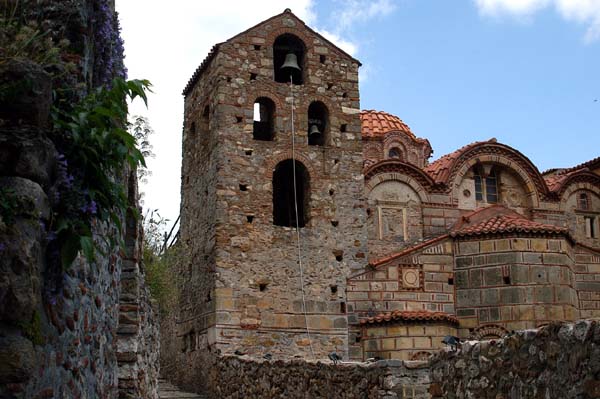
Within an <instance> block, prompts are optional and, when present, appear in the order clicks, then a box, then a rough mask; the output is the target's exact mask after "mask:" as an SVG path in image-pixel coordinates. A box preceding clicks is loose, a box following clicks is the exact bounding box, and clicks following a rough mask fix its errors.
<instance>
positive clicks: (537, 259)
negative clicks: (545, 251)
mask: <svg viewBox="0 0 600 399" xmlns="http://www.w3.org/2000/svg"><path fill="white" fill-rule="evenodd" d="M523 263H528V264H536V263H542V254H541V253H537V252H524V253H523Z"/></svg>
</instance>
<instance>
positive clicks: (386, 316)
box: [360, 310, 458, 326]
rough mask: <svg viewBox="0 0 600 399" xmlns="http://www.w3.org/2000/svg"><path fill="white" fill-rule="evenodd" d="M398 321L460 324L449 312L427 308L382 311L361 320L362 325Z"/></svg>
mask: <svg viewBox="0 0 600 399" xmlns="http://www.w3.org/2000/svg"><path fill="white" fill-rule="evenodd" d="M396 321H404V322H413V323H415V322H416V323H418V322H432V321H438V322H446V323H450V324H458V319H457V318H456V317H454V316H452V315H450V314H448V313H444V312H431V311H427V310H394V311H393V312H387V313H380V314H378V315H376V316H373V317H367V318H364V319H361V320H360V324H361V325H367V326H368V325H369V324H380V323H390V322H396Z"/></svg>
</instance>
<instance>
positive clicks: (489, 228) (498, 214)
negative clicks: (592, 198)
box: [450, 205, 569, 237]
mask: <svg viewBox="0 0 600 399" xmlns="http://www.w3.org/2000/svg"><path fill="white" fill-rule="evenodd" d="M568 232H569V229H568V228H566V227H558V226H553V225H550V224H543V223H538V222H534V221H533V220H529V219H527V218H526V217H525V216H522V215H520V214H518V213H517V212H515V211H512V210H510V209H508V208H505V207H503V206H501V205H494V206H490V207H487V208H483V209H479V210H477V211H475V212H473V213H471V214H470V215H467V216H463V218H462V220H459V222H458V223H457V224H456V225H455V226H454V227H453V229H452V231H451V232H450V236H452V237H468V236H483V235H488V234H505V233H536V234H568Z"/></svg>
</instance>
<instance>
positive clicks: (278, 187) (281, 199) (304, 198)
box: [273, 159, 310, 227]
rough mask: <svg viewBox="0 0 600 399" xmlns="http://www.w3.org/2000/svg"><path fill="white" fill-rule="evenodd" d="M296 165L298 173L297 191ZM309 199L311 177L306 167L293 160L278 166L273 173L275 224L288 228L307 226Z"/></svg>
mask: <svg viewBox="0 0 600 399" xmlns="http://www.w3.org/2000/svg"><path fill="white" fill-rule="evenodd" d="M294 162H295V163H294ZM294 165H295V171H296V173H295V175H296V179H295V182H296V189H295V190H294ZM294 193H295V196H294ZM309 199H310V176H309V174H308V170H307V169H306V167H305V166H304V165H303V164H302V163H301V162H299V161H292V160H291V159H286V160H285V161H281V162H280V163H279V164H277V166H276V167H275V170H274V172H273V224H274V225H276V226H286V227H296V226H298V227H304V226H306V223H307V222H308V213H309V208H308V205H309V204H308V201H309ZM296 209H297V210H298V212H297V213H296Z"/></svg>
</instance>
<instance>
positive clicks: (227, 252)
mask: <svg viewBox="0 0 600 399" xmlns="http://www.w3.org/2000/svg"><path fill="white" fill-rule="evenodd" d="M285 33H291V34H293V35H296V36H297V37H298V38H300V39H301V40H302V41H303V42H304V45H305V46H306V53H305V64H304V65H303V67H304V71H305V77H304V84H302V85H294V101H295V124H294V127H295V132H296V133H295V134H296V159H297V160H298V161H299V162H301V163H302V164H303V165H304V167H306V169H307V171H308V173H309V175H310V183H309V184H310V193H309V215H308V216H309V218H308V219H309V220H308V223H307V225H306V227H303V228H302V229H301V230H300V235H301V240H302V256H303V266H304V286H305V290H306V291H305V299H306V300H305V302H304V303H303V301H302V295H301V292H300V281H299V280H300V279H299V270H298V264H297V255H296V254H297V249H296V241H295V240H296V233H295V230H294V229H293V228H289V227H282V226H274V225H273V187H272V179H273V170H274V169H275V167H276V166H277V164H278V163H279V162H281V161H284V160H286V159H291V157H292V153H291V132H290V130H291V108H290V101H291V98H290V86H289V84H286V83H276V82H275V81H274V79H273V43H274V41H275V39H276V38H277V37H278V36H279V35H281V34H285ZM259 97H268V98H269V99H270V100H271V101H273V103H274V105H275V111H274V130H275V137H274V139H273V140H272V141H259V140H254V139H253V134H252V131H253V124H254V121H253V108H254V101H255V99H258V98H259ZM313 101H321V102H322V103H323V104H324V105H325V106H326V107H327V109H328V123H327V124H328V128H327V129H326V134H327V139H326V142H325V145H323V146H310V145H308V143H307V131H308V117H307V110H308V108H309V105H310V104H311V103H312V102H313ZM205 104H209V109H210V113H209V115H210V116H209V118H210V121H209V129H208V131H207V133H208V137H209V138H208V140H209V141H208V143H204V144H203V145H200V146H197V147H194V144H193V143H192V141H191V140H189V139H188V138H187V136H186V137H184V161H183V165H184V166H183V169H184V182H183V183H184V186H183V198H184V201H183V204H182V222H181V223H182V238H183V240H184V241H186V242H189V245H191V246H192V248H191V250H190V251H189V252H190V253H191V256H190V262H189V266H190V272H189V273H188V274H186V276H189V278H188V280H189V281H188V282H186V283H185V284H187V285H186V289H185V290H182V292H184V294H183V295H182V301H183V302H182V316H181V319H180V320H179V321H178V323H179V330H178V331H179V332H178V335H179V337H180V339H182V340H185V339H186V338H185V336H186V335H188V334H190V333H191V332H192V331H193V332H194V334H196V335H198V332H199V331H200V332H202V334H204V336H203V337H202V338H201V340H202V342H203V345H204V346H201V347H200V349H201V351H202V352H207V351H206V344H208V345H214V344H216V346H215V347H214V348H215V349H217V350H219V351H222V352H224V353H227V352H233V351H235V350H236V349H240V350H243V351H247V352H249V353H252V354H255V355H261V354H263V353H267V352H269V353H273V354H274V355H277V354H281V355H285V356H293V355H298V354H300V355H303V356H311V355H310V353H311V348H310V346H309V341H308V339H307V334H306V326H307V324H308V328H310V330H311V338H312V340H311V341H310V343H312V348H313V349H314V351H315V353H316V356H317V357H319V358H323V357H324V356H326V354H327V353H329V352H330V351H333V350H336V351H338V352H339V353H341V354H344V355H345V354H346V352H347V318H346V314H345V302H346V300H345V291H346V290H345V285H346V277H347V276H348V275H349V274H350V270H361V269H362V268H363V267H364V266H365V264H366V245H367V243H366V231H365V228H364V222H365V216H366V215H365V211H364V199H363V198H364V197H363V191H364V190H363V181H362V173H361V165H362V146H361V141H360V121H359V118H358V107H359V97H358V63H357V62H356V61H355V60H352V59H351V58H349V57H348V56H346V55H344V54H342V53H341V52H340V51H339V50H337V49H335V48H334V47H333V46H331V45H330V44H329V43H326V42H325V41H324V40H323V39H322V38H320V37H319V36H317V35H315V34H314V33H313V32H311V31H309V30H308V29H307V28H305V27H304V26H303V25H302V23H301V21H299V20H297V19H296V18H295V17H294V16H293V15H292V14H288V13H284V14H282V15H280V16H278V17H276V18H272V19H270V20H268V21H266V22H264V23H262V24H260V25H258V26H257V27H255V28H252V29H251V30H249V31H247V32H244V33H242V34H240V35H238V36H236V37H235V38H233V39H231V40H230V41H227V42H226V43H223V44H221V45H219V48H218V50H217V52H216V55H214V56H213V57H212V58H211V61H210V63H209V66H208V68H206V69H205V70H204V72H203V73H202V74H201V76H200V78H199V79H198V81H197V82H196V83H195V84H194V87H193V88H192V89H191V90H190V92H188V94H187V95H186V117H185V118H186V127H185V129H184V131H185V134H186V135H187V134H188V132H189V131H190V130H191V129H192V125H191V124H192V123H194V122H195V124H196V126H198V120H197V119H194V118H197V117H196V115H197V116H201V115H202V114H203V111H204V109H205ZM196 130H197V127H196ZM186 140H187V141H186ZM200 140H201V138H200V137H199V138H198V140H197V142H198V141H200ZM211 143H214V148H213V147H212V146H211ZM207 147H208V148H207ZM208 158H210V160H208ZM213 162H214V163H213ZM188 179H189V180H188ZM198 192H199V193H200V196H198V195H197V193H198ZM205 271H208V273H205ZM184 272H185V271H184ZM261 287H262V288H261ZM209 297H210V300H207V299H208V298H209ZM304 309H306V312H307V313H308V314H307V318H306V320H305V317H304V314H303V313H304V312H303V310H304ZM186 316H187V317H186ZM204 331H206V332H204ZM196 342H197V341H196ZM191 356H192V355H190V357H189V359H191V358H192V357H191ZM183 372H184V373H187V371H183ZM194 378H195V377H194ZM194 378H192V377H190V380H192V379H194Z"/></svg>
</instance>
